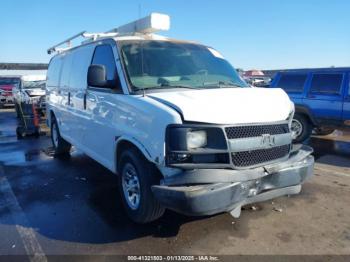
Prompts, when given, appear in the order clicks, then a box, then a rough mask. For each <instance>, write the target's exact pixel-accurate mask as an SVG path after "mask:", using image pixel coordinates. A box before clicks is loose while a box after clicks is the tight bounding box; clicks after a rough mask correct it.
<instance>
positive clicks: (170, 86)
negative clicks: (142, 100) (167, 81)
mask: <svg viewBox="0 0 350 262" xmlns="http://www.w3.org/2000/svg"><path fill="white" fill-rule="evenodd" d="M169 88H186V89H196V90H198V89H203V88H201V87H194V86H184V85H174V86H172V85H161V86H151V87H146V88H135V89H134V90H135V91H147V90H155V89H169Z"/></svg>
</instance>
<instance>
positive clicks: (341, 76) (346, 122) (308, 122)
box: [270, 69, 350, 142]
mask: <svg viewBox="0 0 350 262" xmlns="http://www.w3.org/2000/svg"><path fill="white" fill-rule="evenodd" d="M349 79H350V70H340V69H329V70H293V71H284V72H279V73H277V74H276V75H275V77H274V79H273V81H272V82H271V85H270V87H271V88H276V87H279V88H282V89H284V90H285V91H286V92H287V93H288V95H289V97H290V98H291V100H293V102H294V104H295V116H294V119H293V122H292V131H293V134H294V137H295V142H303V141H305V140H306V139H308V138H309V137H310V135H311V133H312V131H313V130H314V132H316V134H318V135H327V134H330V133H332V132H333V131H334V129H348V130H349V129H350V88H349V85H350V81H349Z"/></svg>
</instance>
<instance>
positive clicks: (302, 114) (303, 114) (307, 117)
mask: <svg viewBox="0 0 350 262" xmlns="http://www.w3.org/2000/svg"><path fill="white" fill-rule="evenodd" d="M295 114H298V115H301V116H303V117H305V119H306V120H307V121H308V122H309V124H310V125H312V126H315V124H314V122H313V121H312V119H311V118H310V116H309V115H308V114H306V113H304V112H295Z"/></svg>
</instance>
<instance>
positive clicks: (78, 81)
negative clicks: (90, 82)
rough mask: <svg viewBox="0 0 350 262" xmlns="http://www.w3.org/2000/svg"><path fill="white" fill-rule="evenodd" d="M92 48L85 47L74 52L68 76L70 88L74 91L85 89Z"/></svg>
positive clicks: (89, 46)
mask: <svg viewBox="0 0 350 262" xmlns="http://www.w3.org/2000/svg"><path fill="white" fill-rule="evenodd" d="M93 52H94V46H92V45H86V46H82V47H79V48H78V49H76V50H75V51H74V54H73V63H72V72H71V74H70V81H69V84H70V88H71V89H74V90H80V89H82V90H83V89H86V87H87V73H88V68H89V65H90V63H91V58H92V53H93Z"/></svg>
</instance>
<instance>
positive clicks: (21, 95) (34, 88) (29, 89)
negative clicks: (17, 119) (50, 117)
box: [12, 75, 46, 113]
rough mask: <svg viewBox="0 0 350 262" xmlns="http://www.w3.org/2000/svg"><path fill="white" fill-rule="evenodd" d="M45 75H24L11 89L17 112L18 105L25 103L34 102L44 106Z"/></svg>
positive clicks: (41, 106) (38, 105)
mask: <svg viewBox="0 0 350 262" xmlns="http://www.w3.org/2000/svg"><path fill="white" fill-rule="evenodd" d="M45 84H46V75H24V76H21V78H20V82H19V84H18V85H16V86H15V87H14V88H13V89H12V94H13V98H14V103H15V107H16V111H17V113H19V110H20V106H21V105H22V104H23V103H25V104H29V103H36V104H37V107H39V108H44V107H45Z"/></svg>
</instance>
